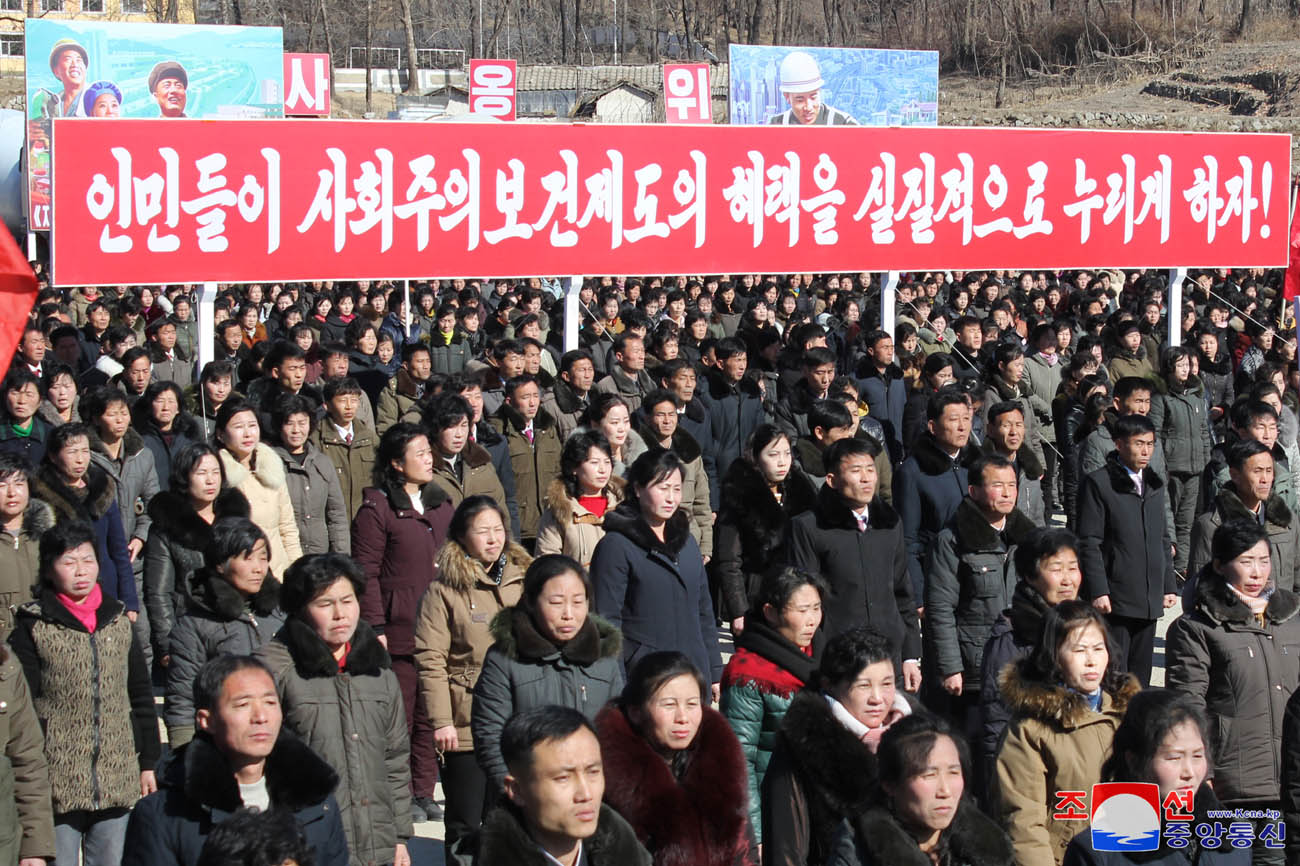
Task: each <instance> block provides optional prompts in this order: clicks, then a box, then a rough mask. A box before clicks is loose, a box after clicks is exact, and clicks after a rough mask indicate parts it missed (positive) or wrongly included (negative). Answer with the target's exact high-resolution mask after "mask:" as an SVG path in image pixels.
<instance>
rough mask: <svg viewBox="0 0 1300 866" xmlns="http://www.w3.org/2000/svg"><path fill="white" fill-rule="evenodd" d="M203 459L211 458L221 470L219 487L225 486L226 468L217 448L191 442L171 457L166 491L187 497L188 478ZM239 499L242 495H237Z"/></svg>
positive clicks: (208, 443) (209, 444)
mask: <svg viewBox="0 0 1300 866" xmlns="http://www.w3.org/2000/svg"><path fill="white" fill-rule="evenodd" d="M204 457H211V458H212V459H214V460H216V461H217V468H218V469H220V470H221V486H222V487H225V486H226V466H225V464H224V463H222V462H221V455H220V453H219V452H218V451H217V447H216V446H215V445H213V444H211V443H210V442H191V443H190V444H189V445H186V446H185V447H184V448H182V449H181V450H180V451H177V452H176V454H175V455H174V456H173V457H172V466H171V477H170V478H169V479H168V481H167V486H168V489H170V490H171V492H172V493H175V494H176V495H178V496H183V497H188V496H189V495H190V476H191V475H192V474H193V473H194V468H195V467H196V466H198V465H199V462H200V461H201V460H203V458H204ZM239 495H240V496H241V497H242V496H243V494H242V493H241V494H239Z"/></svg>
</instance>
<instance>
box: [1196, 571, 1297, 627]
mask: <svg viewBox="0 0 1300 866" xmlns="http://www.w3.org/2000/svg"><path fill="white" fill-rule="evenodd" d="M1195 610H1196V612H1197V613H1199V614H1201V615H1203V616H1205V617H1206V618H1207V619H1209V620H1210V621H1212V622H1213V623H1215V624H1216V625H1235V626H1241V627H1245V628H1258V622H1257V621H1256V619H1255V615H1254V614H1252V613H1251V612H1250V608H1249V607H1247V606H1246V603H1245V602H1244V601H1242V600H1241V599H1240V598H1238V597H1237V594H1236V593H1235V592H1233V591H1232V589H1231V588H1230V587H1229V586H1228V582H1227V581H1226V580H1224V579H1223V575H1221V574H1219V573H1218V572H1217V571H1215V570H1214V567H1213V566H1212V565H1207V566H1206V567H1205V568H1204V569H1202V570H1201V574H1200V576H1199V577H1198V578H1197V580H1196V604H1195ZM1297 612H1300V595H1296V594H1295V593H1294V592H1291V591H1290V590H1286V589H1281V588H1278V589H1275V590H1273V594H1272V595H1270V596H1269V597H1268V607H1266V608H1265V609H1264V615H1265V616H1266V617H1268V621H1269V623H1270V624H1276V623H1281V622H1286V621H1287V620H1289V619H1292V618H1293V617H1294V616H1295V615H1296V613H1297Z"/></svg>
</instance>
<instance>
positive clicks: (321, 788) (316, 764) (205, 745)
mask: <svg viewBox="0 0 1300 866" xmlns="http://www.w3.org/2000/svg"><path fill="white" fill-rule="evenodd" d="M174 754H175V757H174V758H173V759H172V760H171V762H170V763H169V764H168V766H167V769H166V770H165V771H164V772H163V773H162V774H161V775H162V776H163V784H164V785H165V786H166V787H169V788H177V789H180V790H181V791H182V792H183V793H184V795H185V799H186V800H188V801H189V802H191V803H194V804H197V805H199V806H201V807H203V808H205V809H208V810H212V811H221V812H234V811H235V810H236V809H238V808H239V807H240V806H242V805H243V800H241V799H240V796H239V784H238V783H237V782H236V781H235V774H234V772H233V771H232V770H231V769H230V761H229V760H227V758H226V756H225V755H224V754H222V753H221V751H220V750H219V749H218V748H217V747H216V746H215V745H214V744H213V742H212V740H211V738H209V737H208V735H207V734H206V733H201V732H200V733H198V734H196V735H195V736H194V739H193V740H191V741H190V742H189V743H188V744H187V745H185V746H182V747H181V748H180V749H179V750H177V751H176V752H175V753H174ZM338 783H339V777H338V774H337V773H335V772H334V771H333V770H332V769H330V766H329V764H327V763H325V761H324V760H323V759H322V758H321V757H320V756H318V755H317V754H316V753H315V752H313V751H312V750H311V749H310V748H309V747H308V746H306V745H305V744H304V743H302V742H301V741H300V740H298V738H296V737H295V736H294V735H293V734H291V733H289V732H288V730H287V729H281V731H280V737H279V739H278V740H276V741H275V748H273V749H272V750H271V754H270V756H269V757H268V758H267V759H266V787H267V791H268V793H269V794H270V795H271V803H272V804H273V805H275V806H280V807H283V808H285V809H288V810H289V811H291V812H298V811H301V810H302V809H305V808H307V807H309V806H316V805H319V804H321V803H323V802H325V800H326V799H328V798H329V796H330V794H332V793H333V792H334V789H335V788H336V787H337V786H338Z"/></svg>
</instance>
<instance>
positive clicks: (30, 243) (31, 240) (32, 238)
mask: <svg viewBox="0 0 1300 866" xmlns="http://www.w3.org/2000/svg"><path fill="white" fill-rule="evenodd" d="M27 261H29V262H34V261H36V232H28V233H27Z"/></svg>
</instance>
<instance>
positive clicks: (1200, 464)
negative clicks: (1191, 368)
mask: <svg viewBox="0 0 1300 866" xmlns="http://www.w3.org/2000/svg"><path fill="white" fill-rule="evenodd" d="M1149 417H1150V418H1151V423H1152V424H1155V425H1156V439H1158V440H1159V441H1161V442H1163V443H1164V451H1165V465H1166V466H1167V467H1168V470H1169V471H1170V472H1174V473H1178V474H1181V475H1195V474H1199V473H1200V472H1201V471H1202V470H1203V469H1204V468H1205V464H1207V463H1209V462H1210V451H1211V449H1212V448H1213V447H1214V443H1213V441H1212V440H1211V439H1210V423H1209V414H1208V412H1207V410H1206V406H1205V386H1204V385H1202V384H1201V380H1200V378H1199V377H1197V376H1191V377H1190V378H1188V380H1187V381H1186V382H1185V383H1184V384H1183V385H1182V386H1179V385H1176V384H1175V383H1173V382H1167V383H1165V385H1164V387H1163V388H1160V389H1159V393H1157V394H1155V395H1153V396H1152V398H1151V414H1150V416H1149Z"/></svg>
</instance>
